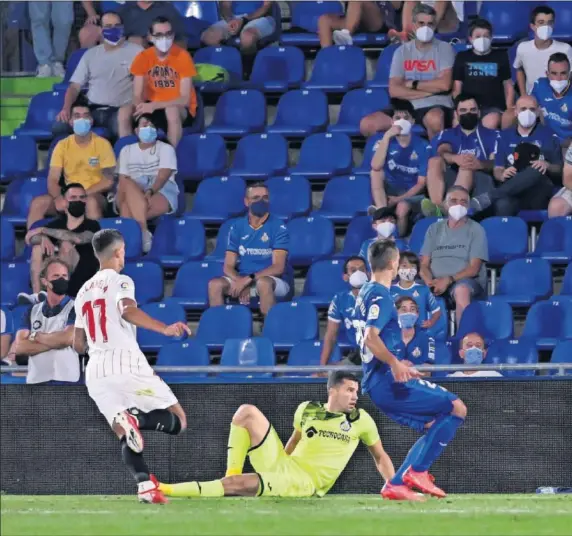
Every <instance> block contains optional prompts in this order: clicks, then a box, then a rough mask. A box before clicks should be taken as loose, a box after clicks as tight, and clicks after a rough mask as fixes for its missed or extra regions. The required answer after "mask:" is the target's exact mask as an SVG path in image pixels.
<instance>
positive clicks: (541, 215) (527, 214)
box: [517, 210, 548, 223]
mask: <svg viewBox="0 0 572 536" xmlns="http://www.w3.org/2000/svg"><path fill="white" fill-rule="evenodd" d="M517 216H518V217H519V218H522V219H523V220H524V221H525V222H526V223H542V222H544V221H546V220H547V219H548V210H521V211H520V212H519V213H518V214H517Z"/></svg>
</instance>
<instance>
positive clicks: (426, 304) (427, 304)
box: [391, 281, 440, 326]
mask: <svg viewBox="0 0 572 536" xmlns="http://www.w3.org/2000/svg"><path fill="white" fill-rule="evenodd" d="M391 296H392V298H393V300H394V301H397V298H400V297H401V296H408V297H409V298H411V299H413V300H414V301H415V303H416V304H417V307H418V308H419V318H418V320H417V325H418V326H420V325H421V324H422V323H423V322H424V321H425V320H429V319H430V318H431V317H432V316H433V315H434V314H435V313H436V312H437V311H439V310H440V307H439V304H438V303H437V300H436V299H435V296H434V295H433V293H432V292H431V289H430V288H429V287H428V286H427V285H425V284H424V283H419V282H417V281H415V283H413V285H412V286H410V287H409V288H403V287H401V286H400V285H399V283H396V284H395V285H391Z"/></svg>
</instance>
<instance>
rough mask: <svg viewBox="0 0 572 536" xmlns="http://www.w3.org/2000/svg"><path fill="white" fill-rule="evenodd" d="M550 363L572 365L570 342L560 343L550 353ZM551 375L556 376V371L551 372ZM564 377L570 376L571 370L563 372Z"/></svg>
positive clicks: (571, 343) (571, 345) (571, 342)
mask: <svg viewBox="0 0 572 536" xmlns="http://www.w3.org/2000/svg"><path fill="white" fill-rule="evenodd" d="M550 362H551V363H572V340H567V341H560V342H559V343H558V344H557V345H556V346H555V347H554V351H553V352H552V356H551V357H550ZM550 373H551V374H552V375H555V374H558V370H551V371H550ZM564 374H565V375H572V370H571V369H568V370H565V371H564Z"/></svg>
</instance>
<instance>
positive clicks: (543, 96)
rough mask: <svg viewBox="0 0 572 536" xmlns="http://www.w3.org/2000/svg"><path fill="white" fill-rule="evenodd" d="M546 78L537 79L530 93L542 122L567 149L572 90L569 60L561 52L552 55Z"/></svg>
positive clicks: (571, 124)
mask: <svg viewBox="0 0 572 536" xmlns="http://www.w3.org/2000/svg"><path fill="white" fill-rule="evenodd" d="M546 75H547V77H548V78H539V79H538V80H537V81H536V82H535V83H534V87H533V88H532V93H531V95H533V96H534V97H536V100H537V101H538V105H539V106H540V108H541V109H542V113H543V115H544V122H545V123H546V125H547V126H548V127H550V128H551V129H552V130H553V131H554V132H555V133H556V135H557V136H558V138H559V139H560V142H561V143H562V144H563V146H565V147H567V146H568V145H569V144H570V140H571V139H572V89H570V86H571V85H572V84H571V81H570V60H569V59H568V56H567V55H566V54H564V53H563V52H557V53H556V54H552V56H550V59H549V60H548V69H547V70H546Z"/></svg>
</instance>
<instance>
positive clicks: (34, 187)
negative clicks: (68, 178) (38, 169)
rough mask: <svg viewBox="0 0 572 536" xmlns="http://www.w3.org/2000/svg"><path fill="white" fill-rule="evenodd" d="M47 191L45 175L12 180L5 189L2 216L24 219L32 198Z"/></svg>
mask: <svg viewBox="0 0 572 536" xmlns="http://www.w3.org/2000/svg"><path fill="white" fill-rule="evenodd" d="M47 193H48V182H47V180H46V178H45V177H29V178H25V179H18V180H15V181H12V182H11V183H10V184H9V186H8V189H7V191H6V200H5V203H4V210H3V214H4V216H16V217H19V218H21V219H23V220H24V221H25V220H26V217H27V216H28V212H29V211H30V205H31V203H32V199H34V197H38V196H40V195H45V194H47Z"/></svg>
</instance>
